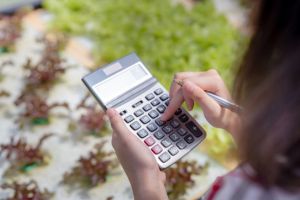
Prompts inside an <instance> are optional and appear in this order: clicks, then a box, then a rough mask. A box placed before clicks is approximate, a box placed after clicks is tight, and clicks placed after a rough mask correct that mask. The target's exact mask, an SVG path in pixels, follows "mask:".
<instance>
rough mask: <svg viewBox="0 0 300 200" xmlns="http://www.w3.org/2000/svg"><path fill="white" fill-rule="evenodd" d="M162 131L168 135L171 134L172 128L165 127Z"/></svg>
mask: <svg viewBox="0 0 300 200" xmlns="http://www.w3.org/2000/svg"><path fill="white" fill-rule="evenodd" d="M162 130H163V131H164V132H165V133H167V134H168V133H171V132H172V130H173V128H172V127H171V126H170V125H167V126H165V127H163V128H162Z"/></svg>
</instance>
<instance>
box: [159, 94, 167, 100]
mask: <svg viewBox="0 0 300 200" xmlns="http://www.w3.org/2000/svg"><path fill="white" fill-rule="evenodd" d="M159 98H160V100H162V101H165V100H167V99H168V98H169V95H167V94H163V95H161V96H160V97H159Z"/></svg>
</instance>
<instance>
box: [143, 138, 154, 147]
mask: <svg viewBox="0 0 300 200" xmlns="http://www.w3.org/2000/svg"><path fill="white" fill-rule="evenodd" d="M144 142H145V144H146V145H147V146H152V145H153V144H154V143H155V140H154V139H153V137H151V136H150V137H148V138H147V139H145V140H144Z"/></svg>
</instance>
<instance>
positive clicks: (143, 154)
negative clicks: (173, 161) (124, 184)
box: [107, 109, 168, 200]
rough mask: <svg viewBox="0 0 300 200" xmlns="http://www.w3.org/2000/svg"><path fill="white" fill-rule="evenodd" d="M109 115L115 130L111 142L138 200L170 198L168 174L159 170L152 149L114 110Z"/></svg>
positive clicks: (108, 111) (110, 110)
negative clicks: (165, 185) (128, 127)
mask: <svg viewBox="0 0 300 200" xmlns="http://www.w3.org/2000/svg"><path fill="white" fill-rule="evenodd" d="M107 115H108V117H109V119H110V123H111V126H112V129H113V135H112V145H113V147H114V149H115V152H116V154H117V157H118V160H119V161H120V163H121V165H122V167H123V169H124V171H125V173H126V175H127V176H128V179H129V181H130V184H131V186H132V190H133V194H134V197H135V199H136V200H137V199H143V200H148V199H151V200H152V199H158V200H160V199H168V197H167V194H166V191H165V187H164V182H165V174H164V173H163V172H161V171H160V170H159V167H158V164H157V162H156V160H155V158H154V156H153V155H152V153H151V151H150V150H149V149H148V148H147V147H146V146H145V144H143V143H142V142H141V141H140V140H139V139H138V138H137V137H136V136H134V135H133V133H132V132H130V131H129V130H128V129H127V127H126V126H125V124H124V122H123V120H122V118H121V117H120V115H119V114H118V113H117V111H116V110H114V109H108V110H107Z"/></svg>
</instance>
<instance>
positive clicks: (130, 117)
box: [124, 115, 134, 123]
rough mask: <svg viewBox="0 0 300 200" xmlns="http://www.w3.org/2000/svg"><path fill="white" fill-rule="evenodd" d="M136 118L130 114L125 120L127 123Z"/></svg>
mask: <svg viewBox="0 0 300 200" xmlns="http://www.w3.org/2000/svg"><path fill="white" fill-rule="evenodd" d="M133 120H134V118H133V116H132V115H128V116H127V117H125V119H124V121H125V122H126V123H129V122H132V121H133Z"/></svg>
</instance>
